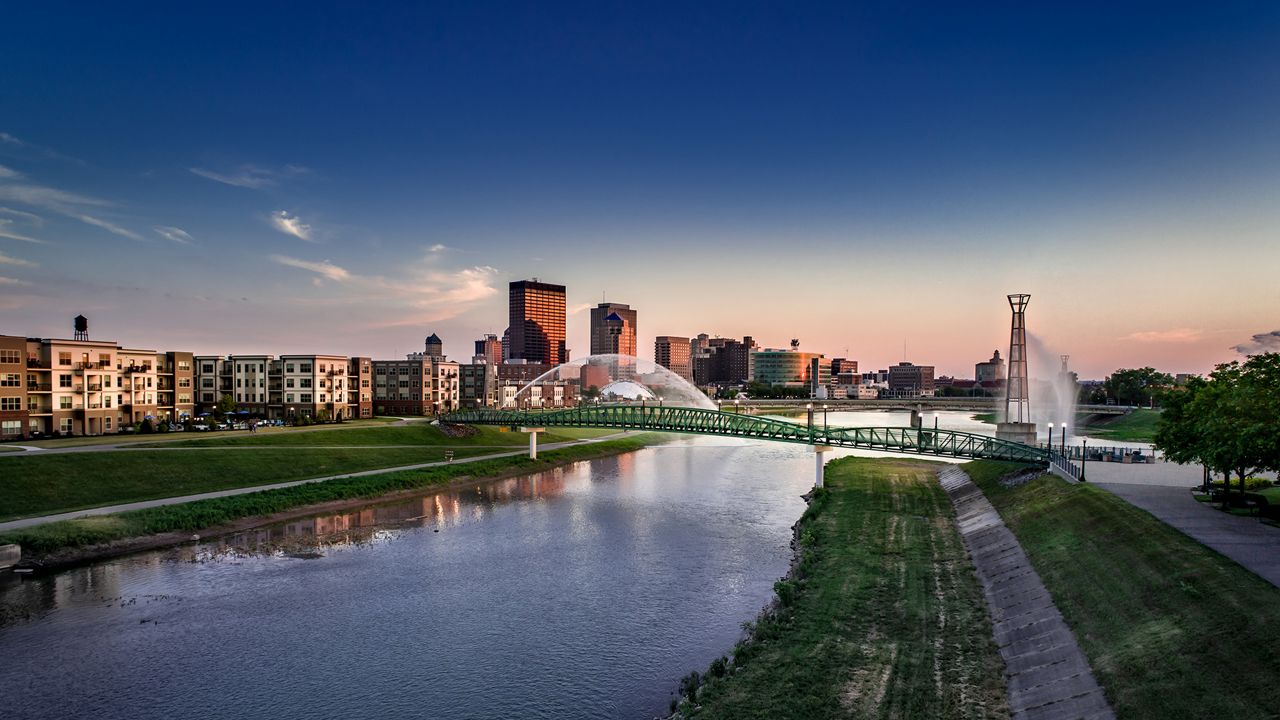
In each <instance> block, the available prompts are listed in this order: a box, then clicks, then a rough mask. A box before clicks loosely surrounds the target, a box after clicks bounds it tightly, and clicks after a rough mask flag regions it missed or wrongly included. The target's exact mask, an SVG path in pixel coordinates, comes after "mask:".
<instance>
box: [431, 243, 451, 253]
mask: <svg viewBox="0 0 1280 720" xmlns="http://www.w3.org/2000/svg"><path fill="white" fill-rule="evenodd" d="M429 249H430V250H431V252H433V253H437V252H444V251H445V250H448V249H450V248H449V246H448V245H441V244H440V243H436V244H435V245H432V246H431V247H430V248H429Z"/></svg>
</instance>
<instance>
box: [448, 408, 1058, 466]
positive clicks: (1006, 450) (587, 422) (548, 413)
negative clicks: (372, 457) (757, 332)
mask: <svg viewBox="0 0 1280 720" xmlns="http://www.w3.org/2000/svg"><path fill="white" fill-rule="evenodd" d="M442 419H443V420H444V421H445V422H452V423H460V424H468V425H500V426H507V427H512V428H516V427H581V428H618V429H622V430H645V431H650V432H671V433H689V434H694V435H717V436H722V437H748V438H756V439H760V440H772V441H776V442H790V443H799V444H804V445H830V446H832V447H843V448H859V449H867V450H881V451H884V452H900V453H912V454H919V455H938V456H946V457H959V458H974V459H979V458H981V459H990V460H1010V461H1015V462H1029V463H1048V462H1049V461H1050V457H1049V453H1048V452H1047V451H1045V450H1044V449H1042V448H1037V447H1032V446H1030V445H1024V444H1022V443H1018V442H1013V441H1010V440H1001V439H999V438H994V437H989V436H987V435H977V434H974V433H966V432H959V431H955V430H933V429H926V428H907V427H874V428H865V427H859V428H844V427H826V428H824V427H823V426H822V425H819V424H816V423H815V424H814V425H812V426H811V425H808V424H804V425H801V424H799V423H792V422H787V421H785V420H777V419H773V418H765V417H757V416H754V415H743V414H738V413H731V412H721V411H716V410H702V409H699V408H687V407H669V406H668V407H664V406H661V405H659V406H653V405H583V406H579V407H575V408H567V409H563V410H493V409H487V408H481V409H475V410H461V411H459V412H455V413H452V414H450V415H447V416H445V417H444V418H442Z"/></svg>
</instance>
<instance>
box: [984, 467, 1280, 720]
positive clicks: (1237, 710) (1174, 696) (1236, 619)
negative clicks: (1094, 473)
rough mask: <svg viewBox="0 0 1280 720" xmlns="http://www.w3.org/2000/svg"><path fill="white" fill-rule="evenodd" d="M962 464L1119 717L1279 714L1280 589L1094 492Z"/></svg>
mask: <svg viewBox="0 0 1280 720" xmlns="http://www.w3.org/2000/svg"><path fill="white" fill-rule="evenodd" d="M1018 467H1019V466H1016V465H1012V464H1010V463H995V462H990V461H979V462H973V463H968V464H966V465H965V469H966V471H968V473H969V475H970V476H971V477H972V478H973V479H974V481H975V482H976V483H977V484H978V486H979V487H981V488H982V491H983V493H985V494H986V496H987V498H988V499H989V500H990V501H991V503H992V504H993V505H994V506H995V507H996V510H997V511H999V513H1000V516H1001V517H1002V518H1003V519H1004V522H1005V524H1006V525H1007V526H1008V527H1009V529H1010V530H1012V531H1013V533H1014V534H1015V535H1016V536H1017V537H1018V541H1019V542H1020V543H1021V544H1022V547H1023V549H1024V550H1025V551H1026V553H1027V557H1028V558H1030V560H1031V563H1032V565H1033V566H1035V569H1036V571H1037V572H1038V573H1039V574H1040V577H1041V579H1042V580H1043V581H1044V584H1045V586H1046V587H1047V588H1048V589H1049V592H1050V593H1051V594H1052V595H1053V599H1054V602H1055V603H1056V604H1057V606H1058V609H1059V610H1061V611H1062V614H1063V617H1065V618H1066V620H1067V623H1068V624H1069V625H1070V626H1071V629H1072V631H1073V632H1074V633H1075V635H1076V638H1077V639H1078V640H1079V642H1080V646H1081V648H1082V649H1083V650H1084V652H1085V654H1086V655H1087V656H1088V658H1089V662H1090V664H1091V665H1092V666H1093V669H1094V672H1095V674H1096V676H1097V678H1098V681H1099V683H1101V684H1102V686H1103V688H1104V689H1105V690H1106V692H1107V698H1108V699H1109V700H1110V701H1111V703H1112V707H1113V708H1114V709H1115V711H1116V716H1117V717H1129V718H1151V719H1152V720H1156V719H1157V718H1159V719H1163V718H1173V717H1184V718H1209V717H1221V718H1226V717H1229V718H1273V717H1276V716H1277V715H1280V685H1277V684H1276V682H1275V672H1276V669H1277V668H1280V646H1277V644H1276V642H1275V640H1274V633H1273V632H1272V630H1271V629H1272V628H1274V627H1276V626H1277V625H1278V624H1280V589H1277V588H1276V587H1275V586H1273V585H1272V584H1270V583H1268V582H1267V581H1266V580H1263V579H1262V578H1260V577H1258V576H1257V575H1254V574H1253V573H1251V572H1249V571H1248V570H1246V569H1244V568H1243V567H1241V566H1240V565H1238V564H1236V563H1235V562H1234V561H1232V560H1230V559H1229V558H1226V557H1224V556H1222V555H1220V554H1218V553H1217V552H1215V551H1213V550H1211V549H1209V548H1207V547H1205V546H1204V545H1201V544H1200V543H1199V542H1197V541H1195V540H1193V539H1191V538H1189V537H1187V536H1186V535H1183V534H1182V533H1181V532H1179V531H1177V530H1175V529H1173V528H1172V527H1170V526H1169V525H1166V524H1165V523H1163V522H1161V521H1160V520H1158V519H1157V518H1156V517H1154V516H1153V515H1151V514H1149V513H1147V512H1145V511H1143V510H1140V509H1138V508H1136V507H1134V506H1133V505H1130V504H1129V503H1127V502H1125V501H1124V500H1122V499H1120V498H1119V497H1117V496H1115V495H1112V494H1111V493H1109V492H1107V491H1105V490H1102V489H1101V488H1098V487H1094V486H1091V485H1079V484H1074V483H1068V482H1066V481H1064V480H1062V479H1060V478H1057V477H1055V476H1052V475H1045V476H1042V477H1040V478H1038V479H1036V480H1033V481H1031V482H1029V483H1026V484H1024V485H1018V486H1015V487H1006V486H1004V485H1003V484H1001V482H1000V478H1001V476H1003V475H1004V474H1005V473H1007V472H1009V471H1010V470H1011V469H1017V468H1018ZM1278 532H1280V531H1278Z"/></svg>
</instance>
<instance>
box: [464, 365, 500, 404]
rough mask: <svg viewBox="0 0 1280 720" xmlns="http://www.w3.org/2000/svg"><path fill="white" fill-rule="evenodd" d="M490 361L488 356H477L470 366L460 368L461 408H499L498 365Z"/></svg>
mask: <svg viewBox="0 0 1280 720" xmlns="http://www.w3.org/2000/svg"><path fill="white" fill-rule="evenodd" d="M488 359H489V357H488V356H482V355H477V356H476V357H474V358H472V361H471V362H470V363H469V364H467V365H462V366H460V367H459V372H460V373H461V383H460V384H459V387H458V401H459V403H460V406H461V407H464V408H478V407H497V405H498V365H497V364H496V363H492V362H488Z"/></svg>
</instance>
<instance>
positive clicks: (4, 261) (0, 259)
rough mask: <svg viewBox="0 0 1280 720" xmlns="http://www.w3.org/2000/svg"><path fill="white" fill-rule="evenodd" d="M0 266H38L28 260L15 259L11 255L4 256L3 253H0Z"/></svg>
mask: <svg viewBox="0 0 1280 720" xmlns="http://www.w3.org/2000/svg"><path fill="white" fill-rule="evenodd" d="M0 265H13V266H15V267H39V265H37V264H36V263H33V262H31V261H30V260H23V259H22V258H16V257H13V256H12V255H5V254H4V253H0Z"/></svg>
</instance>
